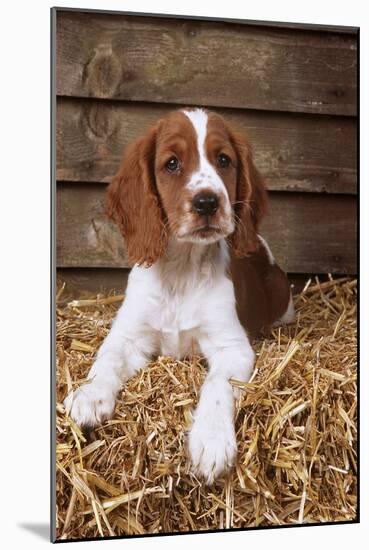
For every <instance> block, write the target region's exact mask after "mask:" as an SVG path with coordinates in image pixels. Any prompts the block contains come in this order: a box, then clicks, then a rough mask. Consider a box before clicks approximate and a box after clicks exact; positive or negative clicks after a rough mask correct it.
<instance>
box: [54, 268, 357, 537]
mask: <svg viewBox="0 0 369 550" xmlns="http://www.w3.org/2000/svg"><path fill="white" fill-rule="evenodd" d="M67 292H68V289H66V288H65V285H64V286H63V285H62V286H61V287H60V290H59V292H58V299H59V300H61V299H62V296H65V295H66V293H67ZM123 298H124V296H123V295H119V296H113V295H112V296H101V295H99V296H98V297H96V296H95V297H88V299H87V297H86V299H84V300H72V301H71V300H69V301H67V300H65V301H64V303H61V302H60V303H59V307H58V310H57V313H58V319H57V487H56V489H57V514H58V518H57V526H58V528H57V531H58V538H60V539H64V540H65V539H73V538H84V537H100V536H108V535H110V536H114V535H127V534H144V533H160V532H180V531H183V532H184V531H188V530H192V531H197V530H209V529H217V528H227V529H228V528H235V527H248V526H260V525H264V526H266V525H283V524H303V523H311V522H327V521H342V520H350V519H353V518H355V516H356V494H357V486H356V468H357V467H356V439H357V425H356V409H357V401H356V395H357V391H356V361H357V358H356V281H355V280H353V279H350V278H349V277H342V278H340V279H334V278H332V277H329V280H328V281H325V282H320V281H319V279H317V278H315V279H313V278H311V279H310V280H309V281H308V282H307V284H306V285H305V287H304V289H303V291H302V292H301V293H300V294H299V295H298V296H296V299H295V303H296V309H297V318H296V322H295V323H294V324H292V325H291V326H289V327H280V328H278V329H274V330H273V331H272V333H271V334H269V335H266V336H265V338H263V339H260V340H258V341H257V342H255V343H254V344H253V346H254V349H255V351H256V354H257V362H256V366H255V370H254V373H253V375H252V377H251V379H250V381H249V382H248V383H246V384H245V383H243V382H240V381H237V380H232V381H231V383H232V384H233V385H234V386H235V387H237V388H238V391H239V398H238V401H237V406H236V412H235V423H236V431H237V442H238V457H237V462H236V464H235V466H234V468H233V469H232V470H231V471H230V472H228V473H225V475H224V476H223V477H222V478H220V479H219V480H217V481H216V483H215V484H214V485H213V486H210V487H209V486H206V485H204V484H202V483H201V480H199V479H197V477H196V476H195V475H194V474H193V473H192V472H191V470H190V467H189V461H188V457H187V452H186V434H187V432H188V429H189V428H190V426H191V423H192V410H193V408H194V407H195V406H196V403H197V401H198V397H199V390H200V388H201V384H202V382H203V380H204V377H205V375H206V365H205V362H204V360H203V359H202V358H200V357H197V356H193V357H191V359H189V360H186V361H175V360H173V359H172V358H170V357H159V358H158V359H157V360H156V361H155V362H153V363H151V364H150V365H149V366H148V368H146V369H144V370H143V371H141V372H139V373H138V374H137V375H136V376H135V377H134V378H132V379H131V380H130V381H129V382H128V384H127V385H126V387H125V388H124V389H123V390H122V393H121V395H120V396H119V399H118V402H117V405H116V410H115V415H114V418H113V419H112V420H109V421H107V422H106V423H105V424H104V425H103V426H101V427H100V428H98V429H96V430H95V431H94V432H93V433H91V434H89V435H88V436H87V435H86V434H84V433H82V432H81V430H80V429H79V427H78V426H76V425H75V423H74V422H73V421H72V420H71V419H70V418H69V417H68V416H67V415H66V411H65V410H64V407H63V405H62V403H63V400H64V397H65V396H66V395H67V393H68V392H69V391H71V390H72V389H76V388H77V387H78V386H79V385H80V384H83V383H86V375H87V373H88V370H89V368H90V366H91V364H92V362H93V360H94V356H95V353H96V352H97V350H98V348H99V346H100V345H101V343H102V341H103V339H104V338H105V336H106V335H107V333H108V331H109V327H110V325H111V322H112V319H113V317H114V315H115V313H116V310H117V307H119V304H120V302H121V301H122V299H123Z"/></svg>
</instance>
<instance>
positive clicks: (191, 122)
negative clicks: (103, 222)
mask: <svg viewBox="0 0 369 550" xmlns="http://www.w3.org/2000/svg"><path fill="white" fill-rule="evenodd" d="M266 198H267V196H266V190H265V188H264V185H263V180H262V177H261V175H260V174H259V172H258V170H257V169H256V167H255V165H254V162H253V156H252V151H251V147H250V145H249V144H248V142H247V141H246V140H245V139H244V138H242V137H241V136H240V135H239V134H238V133H237V132H236V131H235V130H234V129H232V128H231V127H230V126H229V125H228V124H227V123H226V122H225V120H224V119H223V118H222V117H221V116H219V115H218V114H215V113H213V112H210V111H206V110H203V109H187V110H179V111H175V112H172V113H171V114H169V115H168V116H166V117H165V118H163V119H161V120H159V121H158V123H157V124H156V125H155V126H154V127H153V128H151V129H150V130H149V131H148V132H147V133H146V135H144V136H143V137H141V138H140V139H138V140H137V141H136V142H135V143H133V144H132V145H131V146H129V147H128V149H127V151H126V153H125V155H124V157H123V161H122V164H121V167H120V170H119V172H118V174H117V176H116V177H115V178H114V179H113V181H112V182H111V184H110V185H109V187H108V191H107V212H108V215H109V216H110V218H112V219H113V220H114V221H115V222H116V223H117V225H118V227H119V229H120V231H121V233H122V235H123V237H124V240H125V246H126V250H127V255H128V258H129V260H130V261H131V262H132V263H133V264H135V265H134V267H133V269H132V271H131V273H130V275H129V280H128V287H127V291H126V297H125V300H124V302H123V304H122V306H121V308H120V309H119V311H118V313H117V316H116V319H115V321H114V323H113V325H112V328H111V331H110V333H109V334H108V336H107V337H106V339H105V341H104V343H103V344H102V346H101V348H100V350H99V351H98V353H97V357H96V360H95V363H94V364H93V366H92V368H91V370H90V372H89V374H88V378H89V379H90V380H91V382H90V383H88V384H85V385H83V386H82V387H80V388H79V389H78V390H76V391H75V392H72V394H70V395H69V396H68V397H67V398H66V400H65V405H66V408H67V410H68V411H69V412H70V414H71V416H72V418H73V419H74V420H75V421H76V422H77V423H78V424H79V425H80V426H82V427H89V428H91V427H94V426H96V425H99V424H101V423H102V422H103V421H104V420H106V419H109V418H111V417H112V416H113V413H114V405H115V399H116V396H117V394H118V392H119V390H120V388H121V385H122V383H124V382H125V381H126V380H127V379H128V378H130V377H131V376H133V375H134V374H135V373H137V371H139V370H140V369H142V368H143V367H144V366H145V365H146V364H147V363H148V362H149V361H150V359H151V358H152V356H153V355H157V354H161V355H170V356H172V357H174V358H178V359H179V358H183V357H184V356H188V355H190V354H191V353H193V351H194V350H196V351H197V352H198V353H200V354H202V355H204V356H205V358H206V359H207V363H208V366H209V371H208V375H207V377H206V379H205V382H204V384H203V386H202V389H201V394H200V399H199V403H198V405H197V408H196V411H195V412H194V422H193V425H192V428H191V431H190V433H189V438H188V449H189V454H190V458H191V462H192V465H193V469H194V471H195V472H197V473H198V474H199V475H201V476H202V477H203V478H204V479H205V481H206V482H208V483H212V482H213V480H214V479H215V477H217V476H218V475H219V474H221V473H222V472H223V471H224V470H226V469H227V468H229V467H230V466H231V465H232V463H233V461H234V459H235V456H236V452H237V445H236V437H235V429H234V420H233V412H234V392H233V390H232V386H231V384H230V383H229V380H230V379H231V378H233V379H237V380H241V381H245V382H247V381H248V380H249V378H250V375H251V373H252V371H253V366H254V360H255V355H254V352H253V350H252V348H251V345H250V340H249V336H250V335H254V334H257V333H258V332H259V331H260V330H261V329H262V328H266V327H268V326H271V325H273V324H276V323H286V322H291V321H292V320H293V317H294V310H293V303H292V298H291V293H290V287H289V284H288V281H287V277H286V275H285V274H284V273H283V271H282V270H281V269H280V268H279V267H278V265H277V264H276V262H275V260H274V257H273V255H272V253H271V251H270V249H269V247H268V245H267V243H266V242H265V240H264V239H263V238H262V237H260V236H259V235H258V226H259V223H260V220H261V218H262V216H263V214H264V212H265V208H266Z"/></svg>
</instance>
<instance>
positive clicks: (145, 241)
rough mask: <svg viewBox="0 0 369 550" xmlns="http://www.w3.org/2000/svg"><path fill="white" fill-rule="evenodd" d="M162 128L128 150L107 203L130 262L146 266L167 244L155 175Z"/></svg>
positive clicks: (160, 253) (153, 131)
mask: <svg viewBox="0 0 369 550" xmlns="http://www.w3.org/2000/svg"><path fill="white" fill-rule="evenodd" d="M158 127H159V126H158V125H157V126H155V127H154V128H152V129H151V130H149V132H148V133H147V134H146V135H145V136H144V137H142V138H140V139H138V140H137V141H135V142H134V143H132V144H131V145H130V146H129V147H128V148H127V151H126V152H125V154H124V156H123V159H122V163H121V166H120V169H119V172H118V174H117V175H116V176H115V177H114V178H113V180H112V182H111V183H110V184H109V186H108V189H107V200H106V213H107V216H108V217H109V218H110V219H112V220H113V221H114V222H115V223H116V224H117V225H118V227H119V229H120V231H121V233H122V235H123V237H124V240H125V245H126V250H127V255H128V260H129V261H130V262H132V263H138V264H146V266H150V265H152V264H153V263H154V262H155V261H156V260H157V259H158V258H159V257H160V256H161V255H162V254H163V252H164V250H165V248H166V244H167V233H166V230H165V221H164V215H163V211H162V207H161V204H160V198H159V195H158V192H157V188H156V182H155V172H154V163H155V146H156V136H157V132H158Z"/></svg>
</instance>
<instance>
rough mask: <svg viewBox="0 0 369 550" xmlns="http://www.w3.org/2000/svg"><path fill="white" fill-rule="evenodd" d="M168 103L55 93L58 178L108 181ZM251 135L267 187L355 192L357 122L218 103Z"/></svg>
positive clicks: (228, 115)
mask: <svg viewBox="0 0 369 550" xmlns="http://www.w3.org/2000/svg"><path fill="white" fill-rule="evenodd" d="M172 109H173V106H171V105H152V104H150V105H149V104H137V103H126V102H115V101H114V102H106V101H101V100H100V101H97V100H80V99H72V98H59V101H58V106H57V178H58V179H59V180H64V181H76V182H78V181H96V182H99V181H100V182H108V181H110V179H111V178H112V176H113V175H114V174H115V173H116V171H117V169H118V165H119V162H120V159H121V155H122V152H123V150H124V148H125V147H126V146H127V144H128V143H130V142H131V141H132V140H133V139H135V138H136V137H137V136H138V135H141V134H142V133H144V131H145V130H146V129H147V128H148V127H149V126H150V125H151V124H153V123H155V122H156V121H157V120H158V119H159V118H160V117H161V116H163V115H165V114H166V113H167V112H168V111H170V110H172ZM216 110H217V111H218V112H219V113H220V114H222V115H223V116H225V117H226V119H227V120H228V121H229V122H230V123H231V124H232V125H234V126H236V127H238V128H239V129H240V130H241V131H243V132H245V134H246V135H248V136H249V138H250V140H251V142H252V144H253V147H254V152H255V160H256V163H257V165H258V167H259V169H260V170H261V172H262V173H263V175H264V176H265V178H266V179H267V184H268V188H269V189H273V190H284V191H313V192H328V193H355V192H356V154H357V151H356V120H355V119H354V118H353V117H331V116H317V115H299V114H292V113H288V114H287V113H284V114H281V113H273V112H269V111H244V110H235V109H216Z"/></svg>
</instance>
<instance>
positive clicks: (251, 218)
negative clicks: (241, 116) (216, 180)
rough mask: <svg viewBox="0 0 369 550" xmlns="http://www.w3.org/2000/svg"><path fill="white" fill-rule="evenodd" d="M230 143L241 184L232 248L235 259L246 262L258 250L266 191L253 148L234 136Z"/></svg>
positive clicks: (241, 138) (265, 206) (264, 210)
mask: <svg viewBox="0 0 369 550" xmlns="http://www.w3.org/2000/svg"><path fill="white" fill-rule="evenodd" d="M231 140H232V142H233V145H234V147H235V149H236V151H237V156H238V180H237V193H236V203H235V205H234V213H235V225H236V229H235V230H234V232H233V233H232V235H231V237H230V245H231V248H232V250H233V252H234V254H235V256H237V257H239V258H243V257H245V256H247V255H248V254H250V253H251V252H253V251H255V250H256V248H257V244H258V238H257V233H258V229H259V225H260V222H261V219H262V217H263V216H264V214H265V213H266V208H267V191H266V188H265V186H264V181H263V178H262V176H261V174H260V172H259V171H258V169H257V168H256V166H255V164H254V160H253V154H252V149H251V146H250V145H249V144H248V143H247V141H246V140H245V139H244V138H243V137H242V136H240V135H239V134H237V133H235V132H231Z"/></svg>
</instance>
